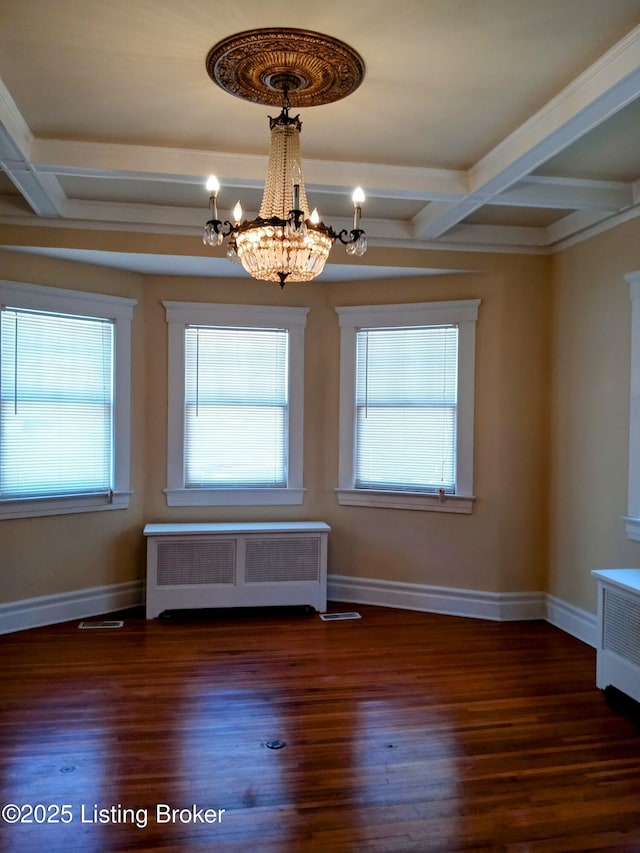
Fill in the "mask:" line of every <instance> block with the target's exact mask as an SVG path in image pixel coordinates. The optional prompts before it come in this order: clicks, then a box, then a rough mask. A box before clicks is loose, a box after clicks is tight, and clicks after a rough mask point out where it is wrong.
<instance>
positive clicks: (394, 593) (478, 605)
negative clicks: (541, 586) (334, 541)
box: [327, 575, 545, 621]
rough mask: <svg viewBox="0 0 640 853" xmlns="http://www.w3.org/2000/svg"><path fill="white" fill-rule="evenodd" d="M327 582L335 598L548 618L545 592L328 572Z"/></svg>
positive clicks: (477, 615) (480, 615) (495, 616)
mask: <svg viewBox="0 0 640 853" xmlns="http://www.w3.org/2000/svg"><path fill="white" fill-rule="evenodd" d="M327 581H328V589H327V597H328V598H329V599H331V600H334V601H345V602H349V603H354V604H375V605H378V606H380V607H397V608H399V609H401V610H418V611H421V612H423V613H441V614H443V615H447V616H466V617H471V618H474V619H491V620H494V621H511V620H529V619H544V618H545V595H544V593H543V592H483V591H481V590H473V589H457V588H453V587H441V586H429V585H425V584H414V583H404V582H401V581H387V580H377V579H374V578H355V577H348V576H346V575H329V576H328V579H327Z"/></svg>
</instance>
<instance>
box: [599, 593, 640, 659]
mask: <svg viewBox="0 0 640 853" xmlns="http://www.w3.org/2000/svg"><path fill="white" fill-rule="evenodd" d="M603 592H604V620H603V621H604V625H603V648H605V649H608V650H610V651H612V652H615V653H616V654H618V655H620V656H621V657H623V658H625V659H626V660H628V661H631V663H633V664H635V665H636V666H640V603H639V602H638V601H635V600H633V599H631V598H627V597H626V596H624V595H619V594H618V593H617V592H614V591H612V590H610V589H604V591H603Z"/></svg>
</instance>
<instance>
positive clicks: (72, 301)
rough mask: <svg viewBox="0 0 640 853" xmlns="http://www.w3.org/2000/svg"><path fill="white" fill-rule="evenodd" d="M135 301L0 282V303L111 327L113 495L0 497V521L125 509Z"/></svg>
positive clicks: (40, 286)
mask: <svg viewBox="0 0 640 853" xmlns="http://www.w3.org/2000/svg"><path fill="white" fill-rule="evenodd" d="M136 304H137V302H136V300H135V299H127V298H125V297H121V296H107V295H104V294H100V293H88V292H85V291H79V290H67V289H64V288H58V287H45V286H42V285H39V284H27V283H25V282H16V281H7V280H0V305H2V306H8V307H10V308H18V309H31V310H35V311H49V312H53V313H56V314H68V315H70V316H80V317H82V316H85V317H100V318H101V319H105V320H109V321H113V327H114V359H115V365H114V401H113V493H112V494H98V495H96V494H93V493H89V494H85V495H83V494H79V495H69V496H65V495H57V496H52V497H38V496H36V497H33V498H22V499H20V498H19V499H16V500H2V501H0V519H3V518H30V517H34V516H43V515H64V514H68V513H75V512H92V511H99V510H112V509H127V508H128V507H129V499H130V497H131V494H132V492H131V490H130V487H131V470H130V468H131V464H130V463H131V321H132V317H133V309H134V307H135V305H136Z"/></svg>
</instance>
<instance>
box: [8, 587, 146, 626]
mask: <svg viewBox="0 0 640 853" xmlns="http://www.w3.org/2000/svg"><path fill="white" fill-rule="evenodd" d="M143 603H144V587H143V583H142V581H139V580H138V581H127V582H125V583H118V584H109V585H107V586H97V587H91V588H90V589H81V590H72V591H71V592H62V593H58V594H56V595H43V596H39V597H38V598H26V599H22V600H21V601H10V602H8V603H6V604H0V634H9V633H11V632H12V631H25V630H27V629H28V628H39V627H42V626H43V625H55V624H57V623H59V622H68V621H70V620H72V619H84V618H86V617H87V616H101V615H104V614H106V613H113V612H114V611H116V610H124V609H125V608H127V607H137V606H138V605H140V604H143Z"/></svg>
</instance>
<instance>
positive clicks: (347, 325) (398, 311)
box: [335, 299, 481, 513]
mask: <svg viewBox="0 0 640 853" xmlns="http://www.w3.org/2000/svg"><path fill="white" fill-rule="evenodd" d="M480 302H481V300H480V299H461V300H453V301H446V302H416V303H400V304H395V305H348V306H338V307H336V309H335V310H336V313H337V314H338V323H339V325H340V413H339V427H338V430H339V454H338V490H337V495H338V502H339V503H341V504H348V505H356V506H384V507H387V508H389V509H420V510H425V509H426V510H430V509H431V510H435V511H440V512H447V511H448V512H468V513H470V512H472V510H473V499H472V495H473V458H474V457H473V436H474V392H475V341H476V322H477V318H478V309H479V307H480ZM448 324H457V326H458V417H457V435H456V472H455V477H456V495H458V496H459V497H460V498H465V499H467V501H468V502H467V503H466V504H463V503H460V504H458V505H457V506H455V507H454V504H453V503H451V502H449V504H447V503H446V502H445V503H442V502H440V501H439V500H438V498H437V496H436V498H435V499H434V498H433V497H431V496H425V495H420V496H416V495H415V494H411V493H402V495H401V494H400V493H395V494H394V493H391V492H382V491H380V492H376V493H373V492H372V491H370V490H365V489H361V490H356V489H355V488H354V485H355V430H356V411H355V396H356V394H355V381H356V380H355V374H356V335H357V331H358V330H359V329H363V328H365V329H366V328H388V327H398V328H401V327H411V326H431V325H433V326H438V325H448ZM358 494H360V495H361V497H360V498H358Z"/></svg>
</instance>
